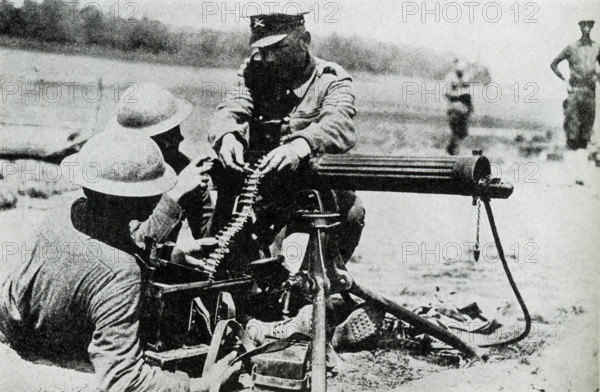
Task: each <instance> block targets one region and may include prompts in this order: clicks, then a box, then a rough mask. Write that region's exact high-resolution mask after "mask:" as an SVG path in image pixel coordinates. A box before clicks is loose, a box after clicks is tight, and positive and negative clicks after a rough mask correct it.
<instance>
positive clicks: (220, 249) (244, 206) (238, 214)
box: [198, 159, 262, 281]
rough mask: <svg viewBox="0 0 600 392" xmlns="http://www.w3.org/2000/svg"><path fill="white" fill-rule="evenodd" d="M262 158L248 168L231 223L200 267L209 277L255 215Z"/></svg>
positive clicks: (218, 236)
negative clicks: (259, 168)
mask: <svg viewBox="0 0 600 392" xmlns="http://www.w3.org/2000/svg"><path fill="white" fill-rule="evenodd" d="M261 162H262V159H260V160H259V161H258V162H257V163H256V164H254V165H253V166H252V168H251V169H248V170H249V171H250V172H249V173H248V175H247V176H246V178H245V179H244V186H243V188H242V191H241V193H240V195H239V196H238V198H237V202H236V204H235V207H234V210H233V214H232V217H231V220H230V221H229V223H228V224H227V225H226V226H225V227H224V228H223V229H222V230H221V231H219V233H218V234H217V235H216V236H215V239H216V240H217V242H218V245H217V248H216V249H215V250H214V251H212V252H211V253H210V254H209V255H208V257H206V258H204V259H203V260H202V265H200V266H199V267H198V268H199V269H200V270H202V271H204V272H206V273H207V274H208V279H209V280H211V281H212V280H213V279H214V275H215V273H216V272H217V270H218V268H219V264H221V261H223V259H225V258H226V257H227V255H228V254H229V253H230V246H231V244H232V243H233V242H234V240H235V238H236V237H237V236H238V235H239V234H240V233H241V232H242V231H243V230H244V229H245V228H247V227H248V224H249V223H250V222H251V221H252V217H253V215H254V209H253V207H254V204H255V203H256V198H257V196H258V185H259V183H260V178H261V174H260V170H258V167H259V166H260V164H261Z"/></svg>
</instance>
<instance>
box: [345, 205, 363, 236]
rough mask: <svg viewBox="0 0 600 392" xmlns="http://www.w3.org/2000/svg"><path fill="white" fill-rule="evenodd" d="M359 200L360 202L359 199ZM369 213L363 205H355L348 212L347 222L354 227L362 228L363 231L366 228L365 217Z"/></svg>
mask: <svg viewBox="0 0 600 392" xmlns="http://www.w3.org/2000/svg"><path fill="white" fill-rule="evenodd" d="M357 200H359V199H358V198H357ZM366 214H367V212H366V211H365V208H364V207H363V206H362V203H360V200H359V203H358V204H357V203H354V205H353V206H352V207H351V208H350V209H349V210H348V215H347V216H346V222H348V224H350V225H351V226H354V227H360V228H361V229H362V228H363V227H365V216H366Z"/></svg>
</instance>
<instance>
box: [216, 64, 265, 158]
mask: <svg viewBox="0 0 600 392" xmlns="http://www.w3.org/2000/svg"><path fill="white" fill-rule="evenodd" d="M245 67H246V65H244V66H242V68H241V69H240V70H239V71H238V76H237V80H236V82H235V84H234V88H233V89H230V90H229V91H228V92H227V95H226V97H225V101H224V102H223V103H221V104H220V105H219V106H218V107H217V111H216V113H215V114H214V116H213V118H212V121H211V124H210V128H209V131H208V141H209V142H210V144H211V146H212V147H213V149H214V150H215V151H216V152H217V153H218V152H219V150H220V148H221V142H222V140H223V137H224V136H225V135H227V134H233V135H235V137H236V138H237V139H238V140H239V141H240V142H242V144H244V145H245V146H247V145H248V127H249V121H250V118H251V117H252V111H253V110H254V103H253V102H252V96H251V93H250V89H249V88H248V87H247V86H246V82H245V79H244V70H245Z"/></svg>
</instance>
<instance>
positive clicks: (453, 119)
mask: <svg viewBox="0 0 600 392" xmlns="http://www.w3.org/2000/svg"><path fill="white" fill-rule="evenodd" d="M465 70H466V64H465V63H464V62H462V61H459V60H458V59H456V60H454V70H453V71H452V72H450V74H448V76H447V78H446V82H445V83H444V89H445V91H444V96H445V97H446V99H447V100H448V110H447V113H448V121H449V123H450V130H451V131H452V136H451V138H450V143H449V144H448V147H446V151H448V154H450V155H457V154H458V152H459V144H460V141H461V140H463V139H464V138H465V137H467V135H468V133H469V116H470V115H471V113H472V112H473V102H472V99H471V92H470V86H469V81H468V79H467V78H466V77H465Z"/></svg>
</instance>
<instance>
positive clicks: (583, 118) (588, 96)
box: [550, 20, 600, 185]
mask: <svg viewBox="0 0 600 392" xmlns="http://www.w3.org/2000/svg"><path fill="white" fill-rule="evenodd" d="M579 27H580V29H581V38H580V39H579V40H578V41H576V42H574V43H572V44H570V45H568V46H567V47H566V48H564V49H563V50H562V52H560V54H559V55H558V56H556V58H555V59H554V60H553V61H552V63H551V64H550V68H552V71H553V72H554V73H555V74H556V76H558V77H559V78H560V79H562V80H563V81H564V82H565V83H566V85H567V93H568V95H567V99H566V100H565V101H564V103H563V108H564V114H565V120H564V123H563V127H564V130H565V134H566V138H567V147H568V148H569V149H570V150H572V151H574V153H570V154H568V156H569V160H571V159H572V160H576V162H575V164H574V166H575V167H576V169H577V173H576V175H577V180H576V182H577V183H578V184H580V185H583V181H582V180H581V178H583V175H584V174H585V171H586V166H585V163H586V159H587V153H586V148H587V147H588V143H589V142H590V140H591V136H592V128H593V126H594V117H595V112H596V82H597V81H598V79H599V74H598V72H597V71H596V63H600V46H599V45H598V44H597V43H596V42H594V41H592V39H591V38H590V32H591V30H592V27H594V21H593V20H582V21H580V22H579ZM563 60H567V61H568V62H569V79H568V80H567V79H566V78H565V77H564V76H563V74H562V73H561V72H560V70H559V69H558V64H560V63H561V62H562V61H563Z"/></svg>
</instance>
